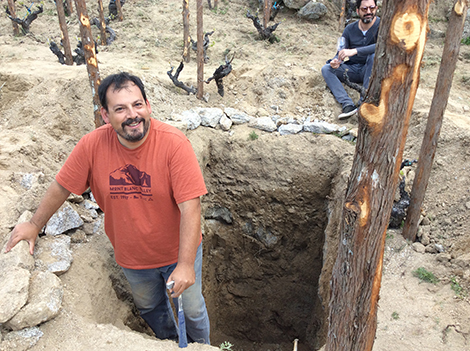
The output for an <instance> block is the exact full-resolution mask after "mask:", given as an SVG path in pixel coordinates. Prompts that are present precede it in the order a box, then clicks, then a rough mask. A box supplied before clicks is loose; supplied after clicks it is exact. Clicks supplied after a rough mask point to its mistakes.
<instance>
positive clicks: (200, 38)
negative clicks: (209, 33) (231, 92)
mask: <svg viewBox="0 0 470 351" xmlns="http://www.w3.org/2000/svg"><path fill="white" fill-rule="evenodd" d="M196 3H197V95H196V97H197V98H198V99H199V100H202V97H203V95H204V35H203V34H204V23H203V8H202V0H196Z"/></svg>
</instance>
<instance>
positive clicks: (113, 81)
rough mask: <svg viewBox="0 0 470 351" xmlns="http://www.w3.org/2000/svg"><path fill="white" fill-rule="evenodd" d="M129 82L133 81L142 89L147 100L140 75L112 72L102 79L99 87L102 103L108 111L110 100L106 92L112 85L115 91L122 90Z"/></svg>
mask: <svg viewBox="0 0 470 351" xmlns="http://www.w3.org/2000/svg"><path fill="white" fill-rule="evenodd" d="M128 82H132V83H134V84H135V85H137V87H138V88H139V89H140V91H141V93H142V97H143V98H144V100H145V101H147V96H146V95H145V89H144V84H143V83H142V81H141V80H140V78H139V77H136V76H133V75H131V74H129V73H127V72H121V73H117V74H112V75H110V76H107V77H106V78H105V79H103V80H102V81H101V84H100V86H99V87H98V96H99V98H100V104H101V106H103V108H104V109H105V110H106V111H108V102H107V101H106V93H107V92H108V89H109V87H110V86H113V91H116V90H121V89H122V88H124V87H125V86H126V85H127V83H128Z"/></svg>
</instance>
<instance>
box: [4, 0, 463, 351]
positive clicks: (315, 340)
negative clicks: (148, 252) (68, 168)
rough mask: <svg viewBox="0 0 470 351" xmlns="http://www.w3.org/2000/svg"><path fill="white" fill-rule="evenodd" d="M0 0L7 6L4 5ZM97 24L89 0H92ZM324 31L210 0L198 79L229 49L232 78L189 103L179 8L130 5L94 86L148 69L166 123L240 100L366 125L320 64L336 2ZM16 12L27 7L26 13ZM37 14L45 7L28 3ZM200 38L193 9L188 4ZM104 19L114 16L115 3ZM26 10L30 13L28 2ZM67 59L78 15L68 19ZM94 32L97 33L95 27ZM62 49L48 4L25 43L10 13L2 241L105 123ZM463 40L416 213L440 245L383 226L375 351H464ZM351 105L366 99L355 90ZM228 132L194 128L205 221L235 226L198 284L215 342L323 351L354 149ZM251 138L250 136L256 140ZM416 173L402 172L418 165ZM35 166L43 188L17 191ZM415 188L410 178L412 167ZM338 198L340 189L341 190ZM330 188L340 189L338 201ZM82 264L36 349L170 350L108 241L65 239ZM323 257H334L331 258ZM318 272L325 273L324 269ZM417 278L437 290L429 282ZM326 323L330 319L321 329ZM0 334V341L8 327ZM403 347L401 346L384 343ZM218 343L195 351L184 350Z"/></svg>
mask: <svg viewBox="0 0 470 351" xmlns="http://www.w3.org/2000/svg"><path fill="white" fill-rule="evenodd" d="M6 3H7V1H6V0H0V4H1V5H2V8H3V6H4V5H6ZM87 5H88V13H89V16H90V17H98V12H97V4H96V2H90V1H89V2H88V4H87ZM325 5H326V6H327V7H328V9H329V14H328V15H327V16H326V17H325V18H323V19H322V20H319V21H317V22H308V21H305V20H302V19H300V18H299V17H297V15H296V13H295V11H293V10H288V9H283V10H282V11H281V12H280V13H279V14H278V16H277V17H276V22H281V24H280V25H279V27H278V28H277V30H276V31H275V34H276V36H277V38H278V39H279V41H278V42H275V43H273V44H270V43H269V42H266V41H262V40H259V38H258V34H257V32H256V29H255V27H254V26H253V24H252V21H251V20H249V19H247V18H246V17H245V15H246V11H247V9H250V11H251V13H255V12H256V6H257V1H248V0H246V1H245V0H233V1H224V0H221V1H219V8H218V9H217V10H212V11H211V10H209V8H208V6H207V2H205V1H204V30H205V31H206V32H207V31H212V30H214V34H212V36H210V45H209V48H208V51H207V55H208V56H209V60H208V62H207V63H206V64H205V67H204V70H205V79H207V78H208V77H210V76H211V75H212V73H213V72H214V71H215V69H216V68H218V67H219V65H221V64H223V63H224V60H225V57H226V55H227V54H228V56H229V58H231V56H232V55H235V58H234V60H233V62H232V66H233V71H232V73H231V74H230V75H229V76H227V77H226V78H225V79H224V85H225V95H224V97H221V96H220V95H218V94H217V87H216V85H215V82H211V83H210V84H208V85H204V92H205V97H206V100H207V101H201V100H198V99H196V97H195V96H194V95H190V96H188V95H186V93H185V92H183V91H182V90H181V89H179V88H177V87H175V86H174V85H173V83H172V82H171V81H170V79H169V78H168V76H167V71H169V70H170V69H171V67H175V68H176V67H177V66H178V65H179V62H180V60H181V53H182V38H183V25H182V15H181V12H182V2H181V1H164V0H146V1H138V0H127V1H126V3H125V5H124V7H123V11H124V20H123V21H122V22H119V21H117V20H116V21H112V22H111V24H110V27H111V28H112V29H113V30H114V31H115V32H116V35H117V38H116V40H115V42H113V43H112V44H111V45H109V46H107V47H103V46H101V45H99V46H98V50H99V53H98V60H99V70H100V75H101V77H105V76H106V75H108V74H112V73H115V72H117V71H128V72H130V73H133V74H136V75H138V76H140V77H141V78H142V79H143V81H144V83H145V85H146V89H147V97H148V99H149V101H150V103H151V105H152V110H153V117H154V118H157V119H160V120H168V119H169V118H170V117H171V116H172V115H173V114H175V113H181V112H183V111H185V110H189V109H191V108H194V107H219V108H222V109H223V108H225V107H233V108H236V109H239V110H241V111H244V112H246V113H248V114H249V115H251V116H253V117H262V116H271V115H274V114H277V115H280V116H282V117H287V118H293V119H297V120H302V119H305V118H307V117H310V118H311V119H312V120H313V119H315V118H318V119H321V120H325V121H328V122H331V123H336V124H339V125H344V126H346V127H347V128H350V129H352V128H357V125H358V122H357V117H355V116H354V117H352V118H350V119H349V120H346V121H338V120H337V118H336V116H337V115H338V113H339V112H340V106H339V105H338V104H337V103H336V102H335V101H334V99H333V97H332V95H331V93H330V92H329V91H328V90H327V89H326V87H325V83H324V81H323V78H322V77H321V73H320V69H321V67H322V65H323V64H324V63H325V61H326V60H327V59H329V58H331V57H332V56H333V55H334V52H335V46H336V39H337V37H338V36H339V35H340V31H338V25H337V23H338V18H337V15H336V14H337V13H339V11H338V9H337V8H336V7H335V5H334V4H333V3H332V2H328V1H325ZM17 6H19V3H17ZM34 6H36V5H34ZM450 6H451V1H450V0H436V1H434V2H432V4H431V8H430V14H429V20H430V21H429V27H430V34H429V38H428V42H427V45H426V51H425V55H424V58H423V63H422V67H421V80H420V85H419V90H418V93H417V96H416V100H415V104H414V107H413V115H412V118H411V122H410V127H409V131H408V139H407V146H406V148H405V154H404V158H408V159H416V158H418V155H419V150H420V146H421V140H422V137H423V133H424V129H425V126H426V121H427V113H428V111H429V107H430V103H431V100H432V97H433V94H434V85H435V81H436V77H437V72H438V69H439V63H440V57H441V56H442V55H443V53H442V50H443V42H444V39H443V35H444V33H445V30H446V23H447V22H446V16H447V13H448V11H449V9H450ZM190 10H191V16H190V21H191V29H190V33H191V35H192V37H193V38H195V37H196V5H195V1H192V2H190ZM106 13H107V11H106ZM17 14H18V16H19V17H22V16H23V15H25V14H26V10H25V9H24V8H23V9H18V10H17ZM67 22H68V29H69V37H70V41H71V43H72V49H74V48H75V46H76V44H77V38H78V37H79V31H78V20H77V18H76V17H75V16H71V17H69V18H68V19H67ZM92 30H93V33H94V35H95V37H97V36H98V35H99V30H98V29H97V28H93V29H92ZM50 40H53V41H55V42H56V43H59V42H60V30H59V24H58V20H57V16H56V10H55V5H54V3H53V2H51V1H47V2H45V3H44V13H42V14H40V15H39V17H38V19H36V20H35V21H34V22H33V23H32V24H31V27H30V34H28V35H22V36H19V37H14V36H13V35H12V30H11V23H10V20H9V19H8V18H6V17H5V16H2V17H0V62H1V64H0V87H1V88H0V111H1V113H0V130H1V133H0V181H1V184H2V186H1V187H0V197H1V199H2V201H1V202H0V242H4V240H6V238H7V237H8V234H9V232H10V230H11V228H12V227H13V226H14V225H15V224H16V222H17V220H18V218H19V217H20V215H21V214H22V213H23V212H24V211H26V210H30V211H34V210H35V209H36V208H37V206H38V204H39V201H40V198H41V196H42V195H43V194H44V192H45V189H46V188H47V186H48V184H49V183H50V181H51V180H52V179H53V178H54V176H55V174H56V173H57V171H58V170H59V169H60V167H61V165H62V164H63V162H64V161H65V159H66V157H67V155H68V154H69V152H70V151H71V150H72V148H73V147H74V145H75V144H76V143H77V141H78V140H79V139H80V137H81V136H83V135H84V134H86V133H88V132H90V131H91V130H93V129H94V122H93V106H92V96H91V89H90V85H89V82H88V74H87V70H86V67H85V66H76V65H74V66H65V65H60V63H59V62H58V60H57V58H56V56H54V55H53V54H52V52H51V51H50V50H49V46H48V41H50ZM191 56H192V59H191V62H189V63H186V64H185V67H184V70H183V71H182V73H181V74H180V77H179V79H180V80H181V81H183V82H184V83H185V84H187V85H188V86H189V85H193V86H196V80H197V79H196V77H197V65H196V62H195V57H196V53H195V52H194V51H193V52H191ZM469 68H470V48H469V47H468V46H465V45H463V46H462V47H461V51H460V56H459V61H458V63H457V69H456V71H455V74H454V81H453V87H452V90H451V96H450V98H449V102H448V106H447V110H446V114H445V117H444V123H443V127H442V131H441V135H440V139H439V145H438V150H437V153H436V157H435V162H434V166H433V169H432V174H431V178H430V182H429V186H428V189H427V195H426V199H425V203H424V205H423V214H424V217H423V222H422V226H421V227H422V228H421V230H422V231H424V232H426V233H427V237H428V238H429V241H430V244H438V246H437V247H439V248H442V252H441V253H438V252H437V251H436V252H434V253H430V252H427V253H418V252H417V251H415V250H414V249H413V246H412V245H411V243H409V242H407V241H405V240H404V239H403V238H402V236H401V232H400V230H399V229H396V230H389V232H388V234H387V241H386V251H385V258H384V272H383V279H382V287H381V291H380V301H379V310H378V325H377V335H376V341H375V344H374V351H388V350H390V349H391V348H393V349H394V350H396V351H409V350H415V349H418V348H419V349H423V350H436V351H438V350H439V351H440V350H442V351H444V350H469V349H470V304H469V300H468V291H469V288H470V268H469V267H461V266H459V265H457V264H456V263H455V259H456V258H459V257H461V256H462V255H464V254H468V253H470V236H469V231H470V225H469V223H470V221H469V219H470V178H469V169H470V104H469V101H470V83H469V82H470V73H469ZM349 91H350V93H351V94H352V95H354V96H355V98H356V99H358V95H357V93H356V92H354V91H351V90H349ZM253 130H254V129H251V128H249V127H248V126H246V125H241V126H234V127H233V128H232V130H231V132H224V131H222V130H220V129H212V128H208V127H199V128H198V129H197V130H194V131H186V133H187V135H188V137H189V138H190V140H191V141H192V143H193V146H194V148H195V150H196V153H197V155H198V157H199V161H200V163H201V166H202V167H203V169H204V176H205V178H206V182H207V186H208V189H209V194H208V195H207V196H205V197H204V199H203V211H204V213H207V211H208V210H210V209H213V208H214V207H220V208H226V209H228V210H229V211H230V213H231V215H232V216H233V219H234V221H233V224H227V223H222V222H221V221H217V220H213V219H206V220H204V224H203V229H204V236H205V238H204V255H205V268H204V272H205V273H204V292H205V296H206V299H207V305H208V309H209V314H210V318H211V323H212V325H211V327H212V330H211V332H212V340H211V342H212V345H214V346H216V347H218V346H219V345H220V344H221V343H222V342H224V341H229V342H230V343H232V344H233V345H234V346H233V347H232V349H233V350H237V351H241V350H245V351H248V350H283V351H284V350H292V348H293V342H294V339H297V338H298V339H299V350H314V349H317V348H319V347H321V346H322V342H324V332H325V329H324V324H323V323H324V319H325V315H324V312H323V307H322V306H323V305H324V304H325V303H327V301H323V300H322V296H324V295H322V294H319V293H318V289H320V290H321V289H324V288H325V286H327V282H324V281H323V282H322V281H321V280H320V281H319V279H320V274H321V271H322V268H323V269H324V268H325V266H327V265H331V264H332V262H330V261H325V262H323V260H325V257H323V256H322V255H323V252H324V249H325V248H324V245H325V242H326V239H325V234H324V232H325V230H326V229H327V226H328V218H329V216H330V214H331V213H334V211H335V210H336V211H337V210H338V209H337V208H335V205H337V204H336V203H335V201H334V200H335V199H336V200H337V199H338V198H340V194H341V189H343V190H344V186H345V184H346V182H347V177H348V171H349V169H350V165H351V161H352V157H353V155H354V145H353V144H352V143H350V142H346V141H343V140H341V139H340V138H338V137H336V136H333V135H313V134H311V133H301V134H298V135H291V136H280V135H279V134H278V133H267V132H262V131H260V130H256V134H257V136H258V139H256V140H252V138H250V133H252V131H253ZM253 139H254V138H253ZM413 168H414V167H411V168H409V169H408V170H407V172H408V171H410V170H411V171H412V170H413ZM24 173H32V174H35V175H38V179H39V181H38V184H37V186H35V187H33V188H32V189H29V190H26V189H24V188H23V187H22V186H21V185H20V182H19V179H21V176H22V175H23V174H24ZM409 175H410V178H411V177H412V173H410V174H409ZM333 195H334V196H333ZM332 196H333V197H332ZM72 249H73V253H74V262H73V264H72V267H71V268H70V270H69V271H68V272H67V273H65V274H64V275H62V276H61V277H60V278H61V280H62V282H63V284H64V302H63V306H62V310H61V313H60V314H59V315H58V316H57V317H56V318H55V319H53V320H51V321H49V322H47V323H44V324H42V325H41V326H40V329H41V331H42V332H43V333H44V335H43V336H42V337H41V338H40V340H39V341H38V342H37V344H36V345H34V346H32V347H31V348H30V349H31V350H34V351H36V350H92V349H98V350H146V349H150V348H152V349H155V350H172V349H175V350H176V349H177V348H178V347H177V345H176V344H175V343H172V342H162V341H157V340H155V339H154V338H152V337H151V336H149V335H148V331H147V330H146V329H145V326H143V325H142V323H141V321H139V319H138V318H137V317H135V315H134V312H135V311H133V309H132V304H131V302H130V298H129V294H128V292H127V290H126V289H127V288H126V286H125V281H123V280H122V276H121V274H120V272H119V269H118V267H117V266H116V264H115V262H114V259H113V252H112V248H111V247H110V244H109V242H108V240H107V238H106V236H105V234H104V233H103V232H101V233H99V234H96V235H93V236H89V237H88V238H87V240H86V241H85V242H82V243H76V244H73V246H72ZM325 250H326V249H325ZM322 265H323V267H322ZM418 268H425V269H426V270H427V271H428V272H432V273H433V274H434V275H435V276H436V277H437V278H438V279H439V282H438V283H436V284H431V283H427V282H422V281H420V280H419V279H418V278H417V277H416V276H415V274H414V272H415V271H416V270H417V269H418ZM322 324H323V327H322ZM6 332H7V331H6V330H2V336H4V335H5V334H6ZM391 345H393V346H391ZM202 349H210V347H207V346H202V345H190V347H189V348H188V350H202Z"/></svg>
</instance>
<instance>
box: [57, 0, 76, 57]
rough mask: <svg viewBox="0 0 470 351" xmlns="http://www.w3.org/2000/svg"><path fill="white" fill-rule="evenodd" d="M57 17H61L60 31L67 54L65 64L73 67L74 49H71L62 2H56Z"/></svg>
mask: <svg viewBox="0 0 470 351" xmlns="http://www.w3.org/2000/svg"><path fill="white" fill-rule="evenodd" d="M56 7H57V16H58V17H59V25H60V31H61V32H62V46H63V47H64V52H65V64H66V65H68V66H72V65H73V57H72V49H70V40H69V31H68V30H67V22H66V21H65V13H64V4H63V3H62V1H61V0H57V1H56Z"/></svg>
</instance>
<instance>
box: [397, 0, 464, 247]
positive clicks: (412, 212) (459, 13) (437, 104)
mask: <svg viewBox="0 0 470 351" xmlns="http://www.w3.org/2000/svg"><path fill="white" fill-rule="evenodd" d="M467 8H468V4H467V1H464V0H457V1H456V3H455V4H454V7H453V9H452V12H451V14H450V18H449V24H448V27H447V32H446V39H445V43H444V51H443V54H442V61H441V66H440V67H439V74H438V76H437V83H436V87H435V88H434V97H433V99H432V103H431V109H430V110H429V116H428V123H427V125H426V131H425V134H424V139H423V143H422V144H421V151H420V153H419V162H418V167H417V169H416V176H415V179H414V181H413V188H412V190H411V200H410V206H409V207H408V211H407V215H406V220H405V226H404V227H403V236H404V238H405V239H409V240H411V241H415V240H416V234H417V231H418V224H419V218H420V215H421V205H422V204H423V200H424V195H425V193H426V188H427V186H428V181H429V176H430V174H431V168H432V163H433V160H434V156H435V154H436V148H437V141H438V139H439V134H440V132H441V126H442V118H443V117H444V111H445V109H446V106H447V100H448V99H449V93H450V88H451V87H452V78H453V77H454V71H455V66H456V64H457V59H458V57H459V51H460V39H461V38H462V31H463V27H464V23H465V18H466V16H467Z"/></svg>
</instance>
